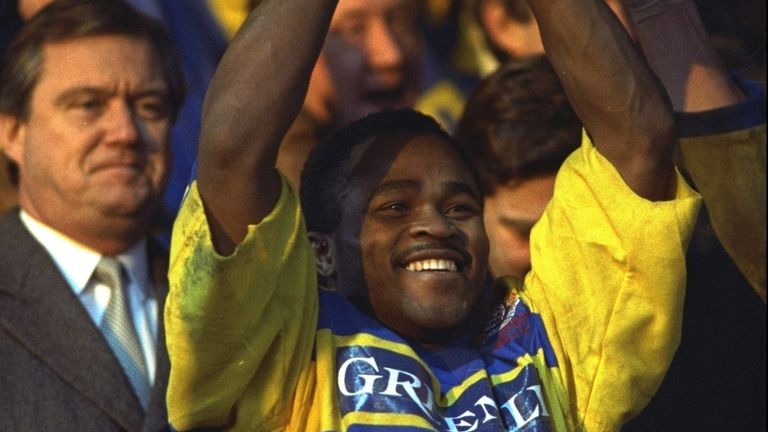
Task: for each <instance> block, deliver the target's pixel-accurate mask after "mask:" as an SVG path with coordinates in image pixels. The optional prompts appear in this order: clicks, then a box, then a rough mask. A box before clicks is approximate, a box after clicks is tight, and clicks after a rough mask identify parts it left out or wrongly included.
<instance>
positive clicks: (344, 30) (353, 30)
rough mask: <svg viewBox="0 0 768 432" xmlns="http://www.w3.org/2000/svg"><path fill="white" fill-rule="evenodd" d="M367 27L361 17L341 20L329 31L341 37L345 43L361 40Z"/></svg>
mask: <svg viewBox="0 0 768 432" xmlns="http://www.w3.org/2000/svg"><path fill="white" fill-rule="evenodd" d="M366 30H367V28H366V24H365V21H364V20H362V19H350V20H346V21H344V22H342V23H341V24H340V25H339V26H338V27H336V28H335V29H333V30H332V31H331V33H333V34H336V35H337V36H339V37H341V38H342V39H343V40H344V41H346V42H347V43H353V44H354V43H359V42H361V41H362V40H363V37H364V35H365V32H366Z"/></svg>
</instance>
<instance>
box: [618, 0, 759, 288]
mask: <svg viewBox="0 0 768 432" xmlns="http://www.w3.org/2000/svg"><path fill="white" fill-rule="evenodd" d="M625 3H626V9H627V11H628V12H629V15H630V18H631V21H632V24H633V26H634V28H635V34H636V36H637V39H638V42H639V43H640V47H641V48H642V51H643V53H644V54H645V57H646V59H647V60H648V63H649V64H650V65H651V68H652V69H653V70H654V72H656V74H657V75H658V77H659V79H661V81H662V83H663V84H664V87H665V88H666V89H667V93H668V94H669V95H670V98H671V99H672V104H673V106H674V108H675V111H678V112H680V113H682V114H681V115H679V116H678V126H679V130H680V132H681V135H682V138H681V140H680V154H681V157H682V163H683V165H684V167H685V170H686V171H687V172H688V173H689V174H690V176H691V178H692V179H693V181H694V183H695V185H696V187H697V189H698V190H699V192H701V194H702V196H703V197H704V201H705V203H706V205H707V208H708V209H709V216H710V220H711V223H712V227H713V229H714V231H715V233H716V234H717V237H718V239H719V240H720V242H721V243H722V244H723V246H724V247H725V249H726V250H727V251H728V253H729V254H730V256H731V257H732V258H733V260H734V262H735V263H736V264H737V266H738V267H739V269H740V270H741V272H742V273H743V274H744V275H745V276H746V278H747V280H748V281H749V282H750V284H751V285H752V286H753V288H754V289H755V291H756V292H757V293H758V295H759V296H760V297H761V298H762V300H763V301H765V299H766V294H765V287H766V282H765V281H766V277H765V257H766V249H765V246H766V243H765V238H766V230H765V214H766V213H765V190H766V186H765V95H764V94H763V93H762V91H759V90H757V91H752V92H750V93H751V94H750V95H749V97H748V95H746V94H745V93H744V92H743V91H742V89H741V88H740V87H739V86H738V85H737V84H736V82H735V81H734V80H733V79H732V78H731V76H730V74H729V71H727V70H726V69H725V67H724V66H723V65H722V63H721V61H720V58H719V57H718V55H717V53H716V52H715V50H714V48H713V46H712V44H711V43H710V40H709V35H708V34H707V31H706V29H705V27H704V24H703V23H702V20H701V18H700V16H699V11H698V8H697V6H696V4H695V2H694V1H693V0H625ZM753 87H757V86H753Z"/></svg>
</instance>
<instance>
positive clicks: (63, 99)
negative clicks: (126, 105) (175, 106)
mask: <svg viewBox="0 0 768 432" xmlns="http://www.w3.org/2000/svg"><path fill="white" fill-rule="evenodd" d="M112 94H113V91H112V90H109V89H105V88H102V87H94V86H79V87H73V88H70V89H67V90H65V91H64V92H62V93H60V94H59V95H58V96H56V98H55V99H54V104H56V105H65V104H66V103H67V102H68V101H70V100H72V99H74V98H77V97H79V96H82V95H91V96H99V97H104V96H111V95H112ZM146 96H158V97H162V98H169V97H170V93H169V92H168V90H167V89H165V88H162V87H158V88H147V89H143V90H140V91H138V92H136V93H131V94H130V97H131V99H138V98H142V97H146Z"/></svg>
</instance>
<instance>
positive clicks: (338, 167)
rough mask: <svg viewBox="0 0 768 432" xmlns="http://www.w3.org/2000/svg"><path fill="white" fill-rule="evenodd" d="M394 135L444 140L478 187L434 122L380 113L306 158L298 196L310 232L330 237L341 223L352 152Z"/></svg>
mask: <svg viewBox="0 0 768 432" xmlns="http://www.w3.org/2000/svg"><path fill="white" fill-rule="evenodd" d="M397 134H412V135H429V134H434V135H436V136H438V137H440V138H442V139H444V140H445V141H446V143H448V144H449V145H451V146H452V147H453V148H454V149H456V151H457V153H458V154H459V157H460V158H461V159H462V160H463V161H464V162H465V163H466V165H467V168H468V169H469V170H470V171H471V173H472V175H473V177H474V179H475V181H476V182H477V185H478V187H480V183H479V181H478V180H477V179H478V177H477V174H476V173H475V170H474V168H473V167H472V165H471V163H470V159H469V158H468V157H467V156H466V155H465V154H464V153H463V150H461V149H460V148H459V147H457V146H456V144H455V142H454V140H453V138H451V136H450V135H449V134H448V133H447V132H446V131H445V130H444V129H443V128H442V127H441V126H440V125H439V124H438V123H437V121H436V120H435V119H434V118H432V117H430V116H428V115H425V114H422V113H420V112H418V111H415V110H412V109H387V110H383V111H379V112H376V113H373V114H369V115H367V116H365V117H363V118H361V119H359V120H356V121H353V122H351V123H349V124H348V125H346V126H344V127H341V128H339V129H337V130H335V131H334V132H332V133H331V134H330V135H329V136H327V137H326V138H325V139H323V140H322V141H321V142H320V143H319V144H318V145H317V146H315V148H314V149H313V150H312V152H311V153H310V154H309V157H308V158H307V161H306V162H305V164H304V168H303V170H302V172H301V186H300V188H301V189H300V192H299V195H300V201H301V206H302V209H303V211H304V216H305V219H306V223H307V229H308V230H309V231H315V232H319V233H324V234H329V233H331V232H333V230H335V229H336V227H338V225H339V223H340V222H341V215H342V214H341V204H342V203H341V199H342V196H343V194H344V192H345V190H346V188H347V187H348V185H349V183H350V181H351V180H353V179H352V168H351V167H349V166H347V165H348V161H350V159H351V157H352V153H353V152H352V150H353V149H354V148H355V147H356V146H357V145H360V144H363V143H366V142H368V141H369V140H370V139H372V138H377V137H387V136H394V135H397ZM379 142H383V141H382V140H377V143H379Z"/></svg>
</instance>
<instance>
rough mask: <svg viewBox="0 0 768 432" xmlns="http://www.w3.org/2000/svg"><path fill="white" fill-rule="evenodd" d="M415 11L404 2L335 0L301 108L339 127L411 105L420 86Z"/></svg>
mask: <svg viewBox="0 0 768 432" xmlns="http://www.w3.org/2000/svg"><path fill="white" fill-rule="evenodd" d="M420 50H421V48H420V39H419V33H418V28H417V24H416V8H415V6H414V5H413V3H411V2H408V1H404V0H340V1H339V4H338V7H337V8H336V12H335V14H334V16H333V20H332V21H331V25H330V29H329V32H328V36H327V38H326V42H325V45H324V47H323V51H322V53H321V56H320V59H319V61H318V63H317V65H316V67H315V70H314V72H313V75H312V80H311V81H310V85H309V90H308V93H307V98H306V101H305V108H306V109H307V110H308V111H309V112H310V114H312V116H313V117H315V118H316V119H317V120H319V121H321V122H323V123H326V124H330V125H331V126H334V127H335V126H340V125H343V124H346V123H349V122H350V121H352V120H355V119H357V118H360V117H362V116H364V115H366V114H368V113H371V112H374V111H379V110H381V109H383V108H403V107H409V106H411V105H412V104H413V102H414V100H415V98H416V96H417V93H418V89H419V85H420V83H419V81H420V75H421V71H420Z"/></svg>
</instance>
